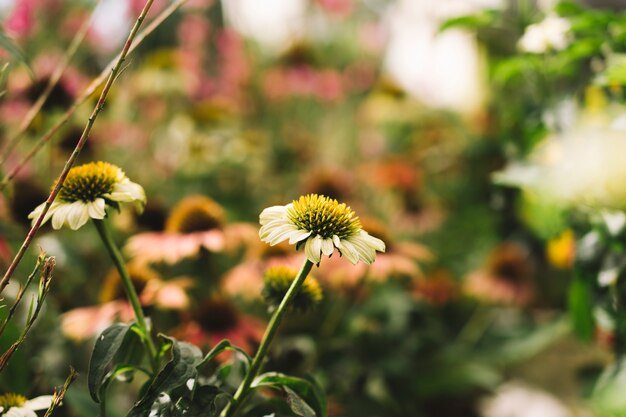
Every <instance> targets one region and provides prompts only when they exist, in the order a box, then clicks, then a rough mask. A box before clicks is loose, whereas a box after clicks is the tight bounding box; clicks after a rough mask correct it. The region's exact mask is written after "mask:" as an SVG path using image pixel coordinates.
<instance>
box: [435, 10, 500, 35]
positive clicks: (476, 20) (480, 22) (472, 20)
mask: <svg viewBox="0 0 626 417" xmlns="http://www.w3.org/2000/svg"><path fill="white" fill-rule="evenodd" d="M497 16H498V14H497V12H496V11H495V10H483V11H482V12H480V13H477V14H474V15H469V16H459V17H454V18H452V19H448V20H446V21H445V22H443V23H442V24H441V26H439V31H440V32H443V31H444V30H448V29H451V28H461V29H480V28H482V27H485V26H489V25H491V24H493V23H494V22H495V20H496V17H497Z"/></svg>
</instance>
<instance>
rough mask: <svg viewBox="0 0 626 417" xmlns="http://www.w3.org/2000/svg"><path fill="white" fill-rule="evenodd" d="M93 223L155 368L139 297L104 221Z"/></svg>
mask: <svg viewBox="0 0 626 417" xmlns="http://www.w3.org/2000/svg"><path fill="white" fill-rule="evenodd" d="M93 223H94V224H95V225H96V229H97V230H98V234H99V235H100V238H101V239H102V242H103V243H104V246H105V247H106V248H107V250H108V251H109V255H111V259H112V260H113V263H114V264H115V267H116V268H117V270H118V272H119V274H120V277H121V278H122V285H123V286H124V291H125V292H126V298H127V299H128V301H129V302H130V305H131V306H132V307H133V311H134V313H135V318H136V320H137V325H138V326H139V328H140V329H141V333H142V336H143V337H142V339H143V340H144V343H145V345H146V347H147V348H148V351H149V354H150V362H151V363H152V365H153V367H155V366H156V363H157V350H156V347H155V346H154V342H153V341H152V336H151V335H150V328H149V327H148V324H147V322H146V318H145V317H144V315H143V310H142V309H141V303H140V302H139V296H138V295H137V291H135V287H134V286H133V282H132V281H131V279H130V275H129V274H128V271H127V270H126V265H125V263H124V259H123V258H122V254H121V253H120V250H119V248H118V247H117V245H116V244H115V242H114V241H113V237H112V236H111V232H110V230H109V227H108V226H107V223H106V221H104V220H96V219H93Z"/></svg>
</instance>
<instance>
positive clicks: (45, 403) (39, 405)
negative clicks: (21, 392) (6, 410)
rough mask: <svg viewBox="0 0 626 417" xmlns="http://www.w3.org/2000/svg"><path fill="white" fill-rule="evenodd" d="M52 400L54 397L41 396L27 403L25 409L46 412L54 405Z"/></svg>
mask: <svg viewBox="0 0 626 417" xmlns="http://www.w3.org/2000/svg"><path fill="white" fill-rule="evenodd" d="M52 398H53V396H52V395H41V396H39V397H35V398H33V399H30V400H28V401H26V403H25V404H24V405H23V407H24V408H30V409H31V410H46V409H48V407H50V404H52Z"/></svg>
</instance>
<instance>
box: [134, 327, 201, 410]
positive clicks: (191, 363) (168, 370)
mask: <svg viewBox="0 0 626 417" xmlns="http://www.w3.org/2000/svg"><path fill="white" fill-rule="evenodd" d="M161 338H163V339H165V340H166V341H168V342H169V343H170V344H171V353H172V357H171V359H170V360H169V361H168V362H167V363H166V364H165V366H164V367H163V369H161V371H160V372H159V374H158V375H157V376H156V377H155V378H154V380H153V381H152V383H151V384H150V386H149V387H148V389H147V390H146V392H145V394H144V396H143V397H142V398H141V399H140V400H139V401H138V402H137V403H136V404H135V405H134V406H133V408H132V409H131V410H130V411H129V413H128V414H127V417H140V416H141V417H143V416H146V415H148V414H149V413H150V410H151V408H152V405H153V404H154V402H155V401H156V400H157V399H158V398H159V395H160V394H161V393H169V392H171V391H172V390H174V389H175V388H178V387H181V386H185V385H186V384H187V381H189V380H190V379H195V378H196V376H197V374H198V371H197V369H196V368H197V367H198V365H200V363H201V362H202V352H201V351H200V349H198V348H197V347H196V346H194V345H192V344H190V343H187V342H179V341H178V340H176V339H174V338H170V337H167V336H163V335H161Z"/></svg>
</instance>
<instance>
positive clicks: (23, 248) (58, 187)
mask: <svg viewBox="0 0 626 417" xmlns="http://www.w3.org/2000/svg"><path fill="white" fill-rule="evenodd" d="M153 1H154V0H148V1H146V4H145V6H144V8H143V10H142V11H141V14H140V15H139V17H138V18H137V20H136V21H135V24H134V25H133V28H132V29H131V31H130V34H129V35H128V38H127V39H126V42H125V43H124V48H122V52H121V53H120V55H119V57H118V59H117V61H116V62H115V65H114V66H113V68H112V69H111V74H110V75H109V78H108V79H107V82H106V84H105V85H104V87H103V88H102V92H101V93H100V98H98V102H97V103H96V106H95V107H94V109H93V111H92V112H91V115H90V116H89V120H88V121H87V124H86V125H85V129H84V130H83V133H82V135H81V136H80V139H79V140H78V143H77V144H76V147H75V148H74V151H73V152H72V154H71V155H70V157H69V159H68V160H67V162H66V163H65V167H63V171H62V172H61V175H59V178H58V179H57V180H56V183H55V184H54V187H53V189H52V192H50V195H49V196H48V198H47V199H46V204H45V206H44V208H43V210H42V211H41V214H40V215H39V217H37V219H36V220H35V222H34V223H33V225H32V227H31V228H30V230H29V231H28V235H27V236H26V239H25V240H24V242H23V243H22V246H21V247H20V249H19V251H18V252H17V254H16V255H15V257H14V258H13V261H12V262H11V265H9V268H8V269H7V271H6V272H5V274H4V276H3V277H2V280H0V294H1V293H2V292H3V291H4V289H5V288H6V286H7V285H8V284H9V280H10V279H11V276H12V275H13V273H14V272H15V269H16V268H17V265H18V264H19V262H20V261H21V259H22V257H23V256H24V254H25V253H26V249H28V247H29V246H30V244H31V242H32V241H33V239H34V238H35V235H36V234H37V231H38V230H39V228H40V227H41V223H42V221H43V219H44V217H45V215H46V214H47V213H48V210H49V209H50V205H51V204H52V202H53V201H54V199H55V198H56V196H57V194H59V191H60V190H61V187H62V186H63V182H64V181H65V178H66V177H67V174H68V173H69V171H70V169H71V168H72V165H73V164H74V162H75V161H76V158H78V154H80V151H81V150H82V149H83V146H84V145H85V142H86V141H87V138H88V137H89V133H91V128H92V127H93V124H94V122H95V121H96V118H97V117H98V114H99V113H100V111H101V110H102V108H103V107H104V102H105V101H106V98H107V95H108V94H109V90H110V89H111V86H112V85H113V82H114V81H115V79H116V77H117V74H118V72H119V70H120V68H121V66H122V64H123V63H124V60H125V59H126V56H127V55H128V53H129V51H130V47H131V45H132V42H133V39H134V38H135V36H136V35H137V31H138V30H139V27H140V26H141V24H142V22H143V21H144V19H145V18H146V15H147V14H148V11H149V10H150V7H151V6H152V3H153Z"/></svg>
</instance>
